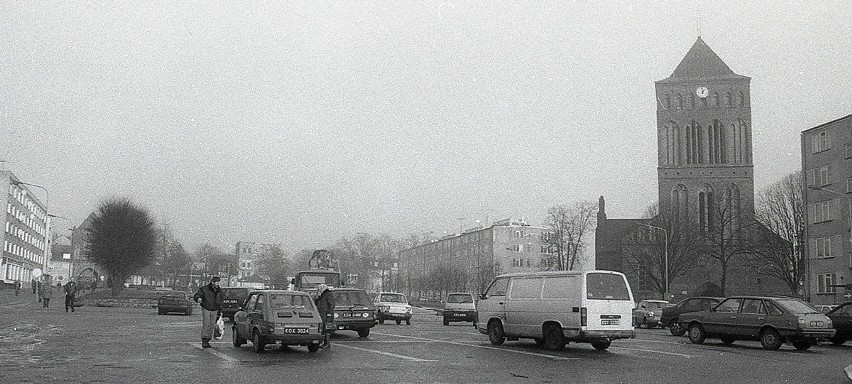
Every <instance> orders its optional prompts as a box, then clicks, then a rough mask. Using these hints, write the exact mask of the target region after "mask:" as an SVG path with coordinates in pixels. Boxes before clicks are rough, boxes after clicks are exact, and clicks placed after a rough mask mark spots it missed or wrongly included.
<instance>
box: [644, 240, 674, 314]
mask: <svg viewBox="0 0 852 384" xmlns="http://www.w3.org/2000/svg"><path fill="white" fill-rule="evenodd" d="M642 225H643V226H645V227H648V228H651V229H658V230H661V231H663V236H665V243H664V244H665V247H666V249H665V264H666V265H665V271H664V272H665V273H664V277H663V280H664V282H665V291H666V293H665V296H666V297H665V299H666V300H668V299H669V232H668V231H666V229H665V228H662V227H657V226H654V225H651V224H642Z"/></svg>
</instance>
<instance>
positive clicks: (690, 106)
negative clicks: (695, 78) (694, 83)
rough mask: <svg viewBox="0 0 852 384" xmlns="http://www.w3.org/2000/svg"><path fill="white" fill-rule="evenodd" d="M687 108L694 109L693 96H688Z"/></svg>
mask: <svg viewBox="0 0 852 384" xmlns="http://www.w3.org/2000/svg"><path fill="white" fill-rule="evenodd" d="M689 108H692V109H695V95H694V94H692V93H690V94H689Z"/></svg>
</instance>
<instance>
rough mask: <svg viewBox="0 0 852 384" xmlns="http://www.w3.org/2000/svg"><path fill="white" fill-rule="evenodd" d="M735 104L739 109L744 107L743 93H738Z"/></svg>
mask: <svg viewBox="0 0 852 384" xmlns="http://www.w3.org/2000/svg"><path fill="white" fill-rule="evenodd" d="M737 103H738V104H739V105H740V107H745V95H743V91H740V95H739V96H738V97H737Z"/></svg>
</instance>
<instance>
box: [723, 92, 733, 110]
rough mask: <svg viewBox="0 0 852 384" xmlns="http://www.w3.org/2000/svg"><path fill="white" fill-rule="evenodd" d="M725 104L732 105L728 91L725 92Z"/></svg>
mask: <svg viewBox="0 0 852 384" xmlns="http://www.w3.org/2000/svg"><path fill="white" fill-rule="evenodd" d="M725 106H726V107H731V106H733V103H732V101H731V93H730V92H725Z"/></svg>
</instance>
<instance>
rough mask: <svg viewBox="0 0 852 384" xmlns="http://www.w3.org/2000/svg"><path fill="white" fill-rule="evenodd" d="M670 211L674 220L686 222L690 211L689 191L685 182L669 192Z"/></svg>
mask: <svg viewBox="0 0 852 384" xmlns="http://www.w3.org/2000/svg"><path fill="white" fill-rule="evenodd" d="M669 204H670V206H669V212H670V213H671V216H672V217H671V218H672V220H673V222H676V223H677V222H679V221H680V222H685V221H686V220H687V218H688V212H689V192H688V191H687V189H686V186H684V185H683V184H679V185H677V186H676V187H675V188H674V189H672V190H671V193H670V194H669Z"/></svg>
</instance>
